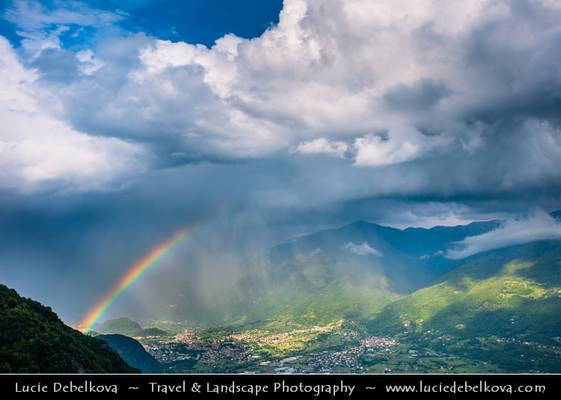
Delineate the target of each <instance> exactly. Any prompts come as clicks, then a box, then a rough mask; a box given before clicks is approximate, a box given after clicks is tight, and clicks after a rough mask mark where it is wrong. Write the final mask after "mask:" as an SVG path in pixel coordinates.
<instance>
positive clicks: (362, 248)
mask: <svg viewBox="0 0 561 400" xmlns="http://www.w3.org/2000/svg"><path fill="white" fill-rule="evenodd" d="M343 247H344V248H345V249H347V250H349V251H350V252H351V253H353V254H356V255H357V256H368V255H375V256H378V257H382V253H380V252H379V251H378V250H376V249H375V248H373V247H372V246H370V245H369V244H368V243H367V242H362V243H359V244H356V243H354V242H348V243H347V244H345V246H343Z"/></svg>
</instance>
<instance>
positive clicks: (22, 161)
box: [0, 37, 141, 191]
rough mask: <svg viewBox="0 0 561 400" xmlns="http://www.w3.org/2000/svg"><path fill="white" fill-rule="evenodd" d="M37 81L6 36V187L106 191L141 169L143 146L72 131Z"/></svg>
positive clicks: (0, 59) (0, 132)
mask: <svg viewBox="0 0 561 400" xmlns="http://www.w3.org/2000/svg"><path fill="white" fill-rule="evenodd" d="M36 79H37V76H36V73H35V72H34V71H33V70H29V69H27V68H25V67H24V66H22V65H21V63H20V62H19V60H18V59H17V56H16V54H15V52H14V50H13V49H12V48H11V46H10V45H9V43H8V41H7V40H6V39H4V38H3V37H0V120H1V121H2V126H1V127H0V169H1V170H2V175H1V176H0V188H3V189H6V188H9V189H16V190H24V191H33V190H36V189H39V188H42V187H43V185H45V184H48V185H49V186H51V187H52V186H54V187H56V188H58V189H60V190H63V189H64V190H87V189H100V188H104V187H107V185H110V184H111V183H112V181H113V179H114V178H116V177H120V176H122V175H129V174H131V173H134V172H139V171H140V169H141V166H140V165H139V164H138V160H137V156H139V155H140V153H141V150H140V147H139V146H138V145H134V144H129V143H126V142H123V141H121V140H119V139H115V138H96V137H92V136H89V135H86V134H84V133H82V132H78V131H76V130H74V129H72V128H71V127H70V126H68V124H66V123H65V122H63V121H62V120H61V119H58V118H56V117H55V116H54V115H53V114H52V113H49V112H48V111H46V109H47V106H46V103H48V102H51V101H53V99H52V98H50V97H49V95H48V93H45V92H44V91H41V90H40V88H38V87H37V86H36V85H35V81H36ZM52 105H53V104H51V106H52Z"/></svg>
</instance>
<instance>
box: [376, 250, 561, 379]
mask: <svg viewBox="0 0 561 400" xmlns="http://www.w3.org/2000/svg"><path fill="white" fill-rule="evenodd" d="M559 315H561V243H560V242H559V241H544V242H536V243H531V244H526V245H521V246H515V247H509V248H504V249H499V250H495V251H491V252H488V253H484V254H480V255H477V256H473V257H471V258H470V259H467V260H466V261H465V262H464V263H463V264H462V265H461V266H459V267H458V268H457V269H455V270H454V271H453V272H451V273H450V274H448V275H447V276H445V277H444V278H443V279H441V280H440V281H439V282H437V283H435V284H433V285H432V286H430V287H427V288H425V289H421V290H418V291H416V292H414V293H412V294H411V295H409V296H406V297H404V298H403V299H400V300H398V301H396V302H394V303H392V304H390V305H388V306H387V307H385V308H384V309H383V310H382V311H381V312H380V313H379V314H378V315H377V316H376V317H375V318H374V319H372V320H370V321H369V323H368V329H369V331H370V332H372V333H374V334H384V335H401V336H403V337H406V338H408V339H407V340H409V341H410V342H411V343H417V344H419V343H422V344H423V345H431V343H432V345H438V346H445V347H446V348H447V350H448V351H452V352H456V353H457V354H460V355H462V356H468V357H471V358H474V359H480V360H489V361H491V362H493V363H495V364H497V365H499V366H500V367H501V368H504V369H506V370H547V371H553V370H555V371H560V370H561V356H560V354H559V352H558V349H559V344H560V341H561V337H560V336H561V319H560V318H559Z"/></svg>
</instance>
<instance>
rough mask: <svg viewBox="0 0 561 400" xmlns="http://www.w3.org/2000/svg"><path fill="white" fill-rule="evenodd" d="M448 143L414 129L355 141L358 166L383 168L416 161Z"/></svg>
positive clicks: (355, 161) (397, 130) (443, 139)
mask: <svg viewBox="0 0 561 400" xmlns="http://www.w3.org/2000/svg"><path fill="white" fill-rule="evenodd" d="M447 143H448V140H447V139H446V138H443V137H440V136H436V137H430V136H427V135H423V134H422V133H420V132H419V131H418V130H417V129H415V128H412V127H401V128H398V129H392V130H390V131H389V132H388V134H387V135H384V136H383V135H374V134H369V135H366V136H364V137H359V138H356V139H355V142H354V144H353V147H354V149H355V150H356V155H355V158H354V163H355V165H358V166H383V165H391V164H398V163H402V162H406V161H411V160H415V159H417V158H419V157H422V156H425V155H427V154H428V152H429V151H431V150H433V149H435V148H437V147H439V146H444V145H445V144H447Z"/></svg>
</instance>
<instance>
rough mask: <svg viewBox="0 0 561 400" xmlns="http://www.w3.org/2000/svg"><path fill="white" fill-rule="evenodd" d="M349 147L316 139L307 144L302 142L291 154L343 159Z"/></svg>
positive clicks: (338, 142) (340, 143)
mask: <svg viewBox="0 0 561 400" xmlns="http://www.w3.org/2000/svg"><path fill="white" fill-rule="evenodd" d="M348 150H349V145H348V144H347V143H345V142H340V141H329V140H327V139H326V138H318V139H315V140H311V141H309V142H302V143H300V144H299V145H298V146H296V148H295V149H293V150H292V153H300V154H326V155H329V156H333V157H337V158H345V153H346V152H347V151H348Z"/></svg>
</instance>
